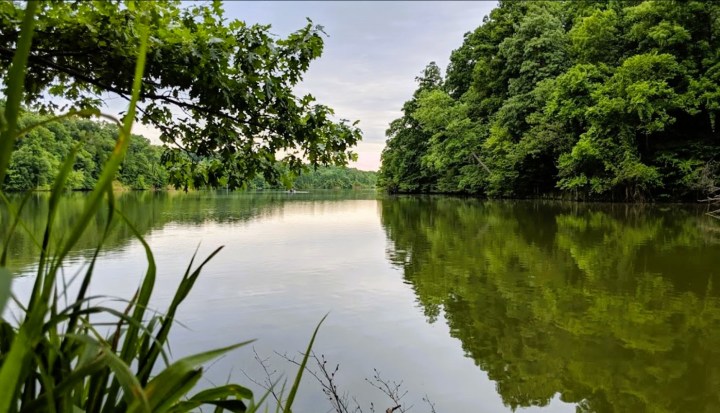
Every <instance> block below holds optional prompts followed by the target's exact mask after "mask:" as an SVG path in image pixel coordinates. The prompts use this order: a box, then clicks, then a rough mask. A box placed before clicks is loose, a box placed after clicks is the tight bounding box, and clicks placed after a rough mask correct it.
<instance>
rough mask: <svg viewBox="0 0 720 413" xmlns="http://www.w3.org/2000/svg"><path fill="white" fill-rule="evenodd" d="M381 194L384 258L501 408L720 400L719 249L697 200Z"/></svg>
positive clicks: (694, 406) (602, 408) (610, 408)
mask: <svg viewBox="0 0 720 413" xmlns="http://www.w3.org/2000/svg"><path fill="white" fill-rule="evenodd" d="M381 202H382V207H381V214H382V223H383V227H384V228H385V231H386V233H387V237H388V239H389V240H390V245H391V247H390V249H389V252H388V254H389V258H390V260H391V261H392V262H393V263H394V264H395V265H397V266H399V267H401V268H402V269H403V272H404V277H405V279H406V280H407V281H408V282H409V283H410V284H411V285H412V287H413V289H414V290H415V293H416V295H417V299H418V301H419V303H420V304H421V307H422V309H423V311H424V312H425V314H426V316H427V318H428V321H429V322H431V323H432V322H436V321H437V319H438V318H439V317H441V316H444V318H445V319H446V321H447V323H448V325H449V327H450V331H451V335H453V336H454V337H456V338H458V339H460V340H461V342H462V346H463V349H464V351H465V353H466V356H467V357H470V358H472V359H473V360H474V361H475V363H476V364H477V365H478V366H479V367H480V368H481V369H482V370H484V371H485V372H487V373H488V375H489V377H490V378H491V379H492V380H494V381H496V383H497V391H498V393H499V394H500V395H501V397H502V398H503V401H504V402H505V404H506V405H508V406H510V407H512V408H517V407H524V406H544V405H546V404H547V403H549V402H550V400H551V399H552V398H553V396H554V395H555V394H557V393H559V394H560V397H561V399H562V400H564V401H567V402H575V403H578V411H582V412H679V411H686V412H709V411H716V410H713V409H717V408H718V406H720V393H719V392H718V389H720V297H719V295H720V293H719V289H718V287H717V280H716V279H717V271H718V269H717V268H718V265H717V264H718V261H717V260H718V258H717V257H718V256H720V255H719V254H718V253H720V245H718V243H717V242H716V241H717V240H716V239H715V238H714V234H715V233H714V232H713V231H709V230H708V228H712V226H713V225H714V223H713V222H712V221H710V218H708V217H707V216H705V215H704V213H703V211H702V210H700V209H697V208H676V207H667V208H665V207H657V206H654V207H647V206H646V207H643V206H627V205H587V204H586V205H578V204H564V203H552V202H482V201H477V200H463V199H454V198H443V197H397V198H390V199H385V200H383V201H381Z"/></svg>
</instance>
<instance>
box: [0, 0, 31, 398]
mask: <svg viewBox="0 0 720 413" xmlns="http://www.w3.org/2000/svg"><path fill="white" fill-rule="evenodd" d="M38 3H39V2H37V1H28V2H27V6H25V15H24V16H23V21H22V26H21V28H20V38H19V39H18V43H17V50H16V51H15V55H14V56H13V60H12V64H11V66H10V69H9V70H8V77H7V89H6V90H5V96H7V101H6V102H5V124H4V125H2V126H3V128H2V132H1V133H0V189H2V183H3V181H4V180H5V174H6V173H7V168H8V165H10V156H11V155H12V152H13V148H14V146H15V139H16V138H17V130H16V129H17V122H18V117H19V114H20V103H21V102H22V97H23V87H24V85H25V73H26V71H25V68H26V67H27V60H28V56H29V55H30V45H31V44H32V37H33V33H34V31H35V12H36V11H37V7H38ZM2 406H3V403H2V402H0V411H5V410H4V409H2Z"/></svg>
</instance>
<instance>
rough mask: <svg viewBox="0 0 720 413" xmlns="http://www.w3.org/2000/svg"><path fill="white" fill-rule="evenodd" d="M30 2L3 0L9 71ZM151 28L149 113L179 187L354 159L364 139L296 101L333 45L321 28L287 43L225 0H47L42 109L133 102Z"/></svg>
mask: <svg viewBox="0 0 720 413" xmlns="http://www.w3.org/2000/svg"><path fill="white" fill-rule="evenodd" d="M22 15H23V7H22V5H21V4H19V3H17V2H2V3H0V76H3V77H5V76H6V75H7V70H8V67H9V64H10V61H11V59H12V56H13V55H14V53H15V47H16V45H17V41H18V36H19V32H20V27H19V26H20V21H21V20H22ZM143 30H148V31H149V34H150V37H149V44H148V52H147V63H146V65H145V77H144V79H143V84H142V90H141V94H140V101H141V102H140V106H139V115H138V117H139V120H140V121H142V122H144V123H146V124H148V125H151V126H154V127H155V128H157V129H158V130H160V131H161V135H160V139H161V140H162V141H163V142H164V143H165V144H166V152H165V154H164V158H163V159H164V161H165V162H166V163H167V165H168V174H169V175H168V178H169V180H170V182H171V183H173V184H174V185H175V186H178V187H183V188H188V187H190V186H217V185H222V186H225V185H228V186H230V187H239V186H242V185H243V184H244V183H246V182H247V181H248V180H249V179H250V178H252V177H253V176H255V175H256V174H262V175H263V176H265V177H266V178H268V179H276V178H277V177H278V171H277V168H276V165H277V164H278V163H280V164H282V165H285V166H286V167H288V168H290V169H291V170H294V171H299V170H300V169H301V168H302V164H303V162H309V163H310V164H311V165H331V164H337V165H343V164H346V163H347V161H348V160H350V159H353V158H354V156H355V155H354V153H353V152H352V151H351V148H352V146H353V145H355V144H356V143H357V142H358V141H359V139H360V138H361V132H360V130H359V129H358V128H357V126H356V124H357V122H354V123H350V122H349V121H347V120H339V121H334V120H333V111H332V109H330V108H329V107H327V106H324V105H322V104H318V103H317V102H316V101H315V99H314V97H313V96H312V95H305V96H296V95H295V94H294V92H293V87H294V86H296V85H297V84H298V82H300V81H301V80H302V76H303V74H304V73H305V71H307V69H308V67H309V65H310V62H311V61H312V60H314V59H316V58H318V57H319V56H320V54H321V53H322V50H323V39H322V35H323V32H322V27H321V26H316V25H313V23H312V22H310V21H308V24H307V25H306V26H305V27H304V28H301V29H300V30H298V31H297V32H295V33H293V34H291V35H289V36H288V37H286V38H277V37H275V36H274V35H272V34H271V32H270V26H268V25H248V24H246V23H244V22H242V21H239V20H228V19H227V18H226V17H225V16H224V12H223V9H222V5H221V2H220V1H213V2H212V3H194V4H182V3H181V2H180V1H152V2H150V1H147V2H145V1H138V2H135V1H127V2H43V3H42V4H41V10H40V12H39V14H38V19H37V23H36V33H35V36H34V38H33V43H32V50H31V52H30V56H29V61H28V74H27V77H26V84H25V92H26V94H25V97H26V103H27V104H28V105H35V106H37V107H39V108H40V109H42V110H43V111H55V110H58V109H63V110H68V109H70V108H74V109H85V108H98V107H99V106H100V104H101V102H102V99H103V98H106V97H108V96H120V97H122V98H125V99H128V98H129V96H130V89H131V83H132V79H133V73H134V70H135V61H136V59H137V50H138V45H139V41H140V40H139V39H140V36H139V33H140V32H142V31H143Z"/></svg>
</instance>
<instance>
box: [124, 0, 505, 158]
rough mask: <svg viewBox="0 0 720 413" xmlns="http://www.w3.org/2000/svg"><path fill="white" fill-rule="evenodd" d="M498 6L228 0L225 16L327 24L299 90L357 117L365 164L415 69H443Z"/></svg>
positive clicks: (289, 26)
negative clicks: (467, 36) (431, 66)
mask: <svg viewBox="0 0 720 413" xmlns="http://www.w3.org/2000/svg"><path fill="white" fill-rule="evenodd" d="M495 6H496V2H494V1H492V2H491V1H488V2H483V1H474V2H471V1H465V2H449V1H438V2H433V1H420V2H411V1H398V2H390V1H363V2H351V1H336V2H333V1H314V2H301V1H288V2H281V1H268V2H259V1H250V2H244V1H243V2H240V1H226V2H225V10H226V15H227V17H228V18H235V19H241V20H244V21H246V22H248V23H263V24H271V25H272V30H271V31H272V32H273V33H274V34H277V35H278V36H286V35H288V34H289V33H291V32H293V31H296V30H298V29H300V28H302V27H303V26H304V25H305V24H306V20H305V18H306V17H309V18H310V19H312V20H313V22H314V23H315V24H319V25H322V26H324V28H325V32H326V33H327V34H328V36H329V37H327V38H326V39H325V50H324V52H323V54H322V56H321V57H320V58H319V59H317V60H316V61H314V62H313V63H312V64H311V65H310V70H309V71H308V73H307V75H306V76H305V80H304V82H303V83H302V84H301V85H300V87H299V88H298V89H297V91H298V93H308V92H309V93H312V95H313V96H315V97H316V98H317V100H318V102H320V103H323V104H326V105H328V106H330V107H332V108H333V109H335V113H336V115H337V116H338V117H340V118H346V119H350V120H360V125H359V126H360V128H361V129H362V130H363V141H362V142H361V143H360V144H359V145H358V147H357V148H356V152H357V153H358V155H359V159H358V162H357V163H356V164H355V165H353V166H355V167H357V168H359V169H364V170H377V169H378V167H379V165H380V152H381V151H382V149H383V147H384V145H385V139H386V138H385V129H387V126H388V124H389V123H390V121H392V120H393V119H395V118H397V117H399V116H400V109H401V107H402V104H403V103H404V102H405V101H406V100H408V99H409V98H410V96H411V95H412V93H413V91H414V90H415V87H416V84H415V76H417V75H418V74H420V72H421V71H422V69H423V68H424V67H425V65H427V64H428V63H429V62H431V61H435V62H437V63H438V65H439V66H440V67H441V68H442V69H443V70H444V69H445V68H446V67H447V64H448V59H449V57H450V52H452V50H454V49H456V48H458V47H460V45H461V44H462V40H463V34H465V33H466V32H468V31H471V30H473V29H475V28H476V27H477V26H479V25H480V24H481V23H482V19H483V17H484V16H485V15H486V14H488V13H489V12H490V10H491V9H492V8H493V7H495ZM138 129H144V128H142V127H140V128H138ZM138 132H141V133H143V132H144V133H145V134H146V136H148V137H150V136H151V135H153V133H152V132H151V131H147V130H146V131H143V130H138Z"/></svg>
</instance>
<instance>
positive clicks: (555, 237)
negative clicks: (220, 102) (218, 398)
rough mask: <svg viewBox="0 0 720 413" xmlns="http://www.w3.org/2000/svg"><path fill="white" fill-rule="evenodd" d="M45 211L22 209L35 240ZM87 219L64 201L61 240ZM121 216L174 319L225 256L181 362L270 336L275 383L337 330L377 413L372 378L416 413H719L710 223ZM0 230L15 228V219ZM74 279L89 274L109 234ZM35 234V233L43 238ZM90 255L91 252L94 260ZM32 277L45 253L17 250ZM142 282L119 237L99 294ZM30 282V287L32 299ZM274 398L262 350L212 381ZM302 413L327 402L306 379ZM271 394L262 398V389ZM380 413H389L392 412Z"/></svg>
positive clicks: (221, 212) (153, 209)
mask: <svg viewBox="0 0 720 413" xmlns="http://www.w3.org/2000/svg"><path fill="white" fill-rule="evenodd" d="M45 202H46V199H45V198H44V197H43V196H38V197H36V198H33V199H32V200H31V204H30V205H29V207H27V208H26V211H25V212H24V214H25V219H26V220H27V222H28V223H29V224H30V229H31V230H33V231H36V232H38V233H39V229H40V228H41V226H42V216H44V213H46V212H45V211H46V209H45V208H46V204H45ZM82 202H83V195H82V194H72V195H69V196H68V197H67V198H66V199H65V200H64V203H63V209H62V211H61V216H60V219H59V220H58V225H59V227H60V231H61V232H62V228H66V227H67V226H69V225H71V224H72V221H73V219H74V217H76V216H77V214H78V212H79V208H80V206H81V205H82ZM118 204H119V208H120V209H121V210H122V211H123V212H124V213H125V214H126V215H128V216H129V217H130V219H131V220H133V222H135V223H136V224H137V226H138V229H139V230H140V231H141V232H142V233H143V234H144V236H145V237H146V239H147V241H148V242H149V243H150V245H151V246H152V248H153V251H154V253H155V257H156V260H157V263H158V271H159V282H158V284H157V286H156V297H155V299H154V301H153V302H152V303H153V305H154V306H155V307H156V308H159V309H162V308H163V307H164V306H166V305H167V303H168V302H169V300H170V298H171V295H172V293H173V292H174V287H175V285H176V284H177V282H178V280H179V277H180V276H181V275H182V272H183V271H184V269H185V266H186V265H187V264H188V261H189V259H190V256H191V255H192V254H193V252H194V251H195V249H196V248H197V247H198V245H199V246H200V247H199V256H201V257H203V256H205V255H207V254H208V253H209V252H211V251H212V250H213V249H214V248H215V247H217V246H221V245H224V246H225V249H224V250H223V251H222V252H221V253H220V254H219V255H218V256H217V257H216V258H215V259H213V260H212V261H211V263H210V264H209V265H208V266H207V267H206V270H205V271H204V275H203V276H202V277H201V279H200V282H199V284H198V285H197V286H196V288H195V289H194V290H193V291H192V293H191V295H190V297H189V298H188V300H187V302H186V303H185V304H184V307H181V312H180V314H179V317H178V318H179V320H180V321H181V322H182V326H178V327H177V330H176V331H175V333H174V337H173V339H172V340H171V343H172V345H173V347H172V351H173V355H174V356H175V357H180V356H183V355H186V354H190V353H192V352H197V351H200V350H205V349H208V348H213V347H218V346H223V345H228V344H232V343H235V342H239V341H244V340H247V339H249V338H257V339H258V341H257V342H255V343H254V349H255V351H256V352H257V354H258V355H259V357H261V358H269V360H268V364H269V365H270V366H271V369H272V370H277V371H278V372H279V373H281V372H283V371H288V372H291V371H292V366H291V365H290V364H289V363H288V362H286V361H284V360H283V359H282V358H281V357H279V356H278V355H277V354H276V353H275V352H277V353H281V354H288V355H289V356H293V355H296V354H297V353H298V351H300V350H302V349H303V348H304V347H305V345H306V344H307V341H308V339H309V336H310V334H311V332H312V329H313V328H314V326H315V324H316V323H317V322H318V321H319V320H320V319H321V318H322V316H323V315H324V314H325V313H327V312H329V313H330V315H329V317H328V319H327V321H326V323H325V324H324V325H323V327H322V329H321V331H320V334H319V336H318V339H317V342H316V347H315V350H316V352H317V353H319V354H324V355H325V356H326V358H327V359H328V360H329V361H330V363H339V364H340V370H339V373H338V380H337V382H338V383H337V384H338V386H339V387H340V388H341V389H342V390H345V391H347V392H348V393H349V394H350V395H354V396H356V397H357V398H358V400H360V401H361V402H362V404H363V406H364V408H365V411H366V412H367V411H369V409H368V405H369V403H370V402H374V403H375V406H377V407H376V410H382V411H384V409H385V408H386V407H388V406H390V404H389V403H388V402H387V401H386V400H385V399H384V398H383V396H382V394H380V393H379V392H378V391H377V390H375V389H373V388H372V387H370V386H369V385H368V384H367V383H366V382H365V381H364V379H365V378H369V377H372V375H373V368H377V369H378V370H379V371H380V372H381V374H382V376H383V377H385V378H387V379H394V380H403V388H405V389H407V390H408V391H409V393H408V395H407V396H406V398H405V399H404V401H405V404H406V405H410V404H414V405H415V406H414V407H413V408H412V410H411V412H425V411H429V409H428V408H427V405H425V404H424V403H423V402H422V400H421V399H422V397H423V396H424V395H427V396H429V398H430V399H431V400H432V401H433V402H434V403H435V405H436V409H437V411H438V413H461V412H509V411H512V410H513V409H515V410H516V411H538V412H575V411H581V412H717V411H720V390H718V389H720V277H718V275H720V274H719V273H720V265H719V264H720V261H719V260H718V257H719V255H718V254H719V253H720V222H715V221H713V220H711V219H709V218H708V217H706V216H705V215H704V214H703V210H702V208H697V207H680V206H645V207H642V206H627V205H587V204H585V205H578V204H565V203H551V202H487V201H480V200H470V199H455V198H445V197H383V196H381V197H377V196H376V195H375V194H373V193H348V194H333V193H330V194H317V193H312V194H307V195H305V194H294V195H288V194H263V195H258V194H235V193H230V194H227V193H222V192H217V193H195V194H189V195H184V194H152V193H129V194H123V195H122V196H121V197H120V199H119V202H118ZM1 222H2V225H1V227H2V228H1V229H0V233H2V232H3V231H6V227H7V224H6V223H7V218H6V213H5V212H3V216H2V221H1ZM96 225H97V227H95V228H92V229H91V231H89V232H88V233H87V234H85V237H84V238H83V239H82V240H81V248H80V250H79V251H77V252H76V253H75V254H74V255H73V257H72V259H71V264H70V265H68V266H67V268H66V276H67V277H68V278H71V277H72V275H73V274H74V273H76V272H77V270H78V269H79V268H82V267H83V264H84V262H85V261H86V257H87V256H88V254H89V252H90V249H91V248H92V246H93V245H94V243H95V242H96V241H97V239H98V238H99V232H98V231H99V230H98V228H100V227H101V226H102V225H104V218H103V216H98V219H97V222H96ZM38 236H39V235H38ZM83 248H85V249H83ZM12 254H13V259H14V264H13V268H14V269H15V270H16V271H18V272H20V273H23V272H29V271H31V269H32V266H33V264H34V263H33V256H34V251H33V247H32V241H31V239H30V237H26V236H23V237H18V238H16V239H15V240H14V241H13V244H12ZM144 269H145V257H144V252H143V250H142V248H141V247H140V245H139V243H138V242H137V241H135V240H133V239H132V238H131V237H130V234H129V231H128V230H127V229H126V228H123V227H122V226H121V225H117V226H116V228H115V229H114V230H113V232H112V234H111V236H110V238H109V240H108V241H107V248H106V251H105V253H104V255H103V258H102V260H101V264H100V265H99V266H98V269H97V273H98V276H97V280H96V281H97V283H96V286H95V287H94V290H93V291H92V293H93V294H108V295H113V296H124V297H129V296H130V295H131V294H132V292H133V291H134V289H135V288H136V287H137V285H138V283H139V279H140V277H141V276H142V274H143V271H144ZM30 282H31V277H23V278H20V279H18V280H17V282H16V283H15V288H16V291H17V292H18V294H19V295H23V294H25V292H26V291H27V290H28V288H29V286H30ZM228 375H232V377H233V378H235V379H236V380H237V381H240V382H242V383H248V379H247V378H246V376H245V375H247V376H250V377H252V378H253V379H255V380H257V381H263V380H264V375H263V373H262V369H261V368H260V366H259V364H258V363H257V362H256V361H255V360H254V354H253V349H252V348H251V347H247V348H243V349H240V350H238V351H236V352H234V353H232V354H230V355H229V356H227V357H225V358H223V359H222V360H221V361H219V362H217V363H215V364H213V365H212V366H211V367H210V368H209V370H208V378H209V380H211V381H213V382H216V383H222V382H225V381H226V380H227V377H228ZM304 380H305V381H304V382H303V386H302V388H301V390H302V391H301V395H300V400H299V403H298V408H297V409H296V410H297V411H298V412H313V413H314V412H325V411H327V410H328V408H329V405H328V404H327V403H326V402H325V401H324V396H323V394H322V393H321V392H320V390H319V388H318V387H317V385H316V384H315V383H314V382H313V379H312V378H311V377H310V376H306V378H305V379H304ZM251 387H253V388H254V389H258V387H257V386H254V385H253V386H251ZM379 407H382V409H380V408H379Z"/></svg>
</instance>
